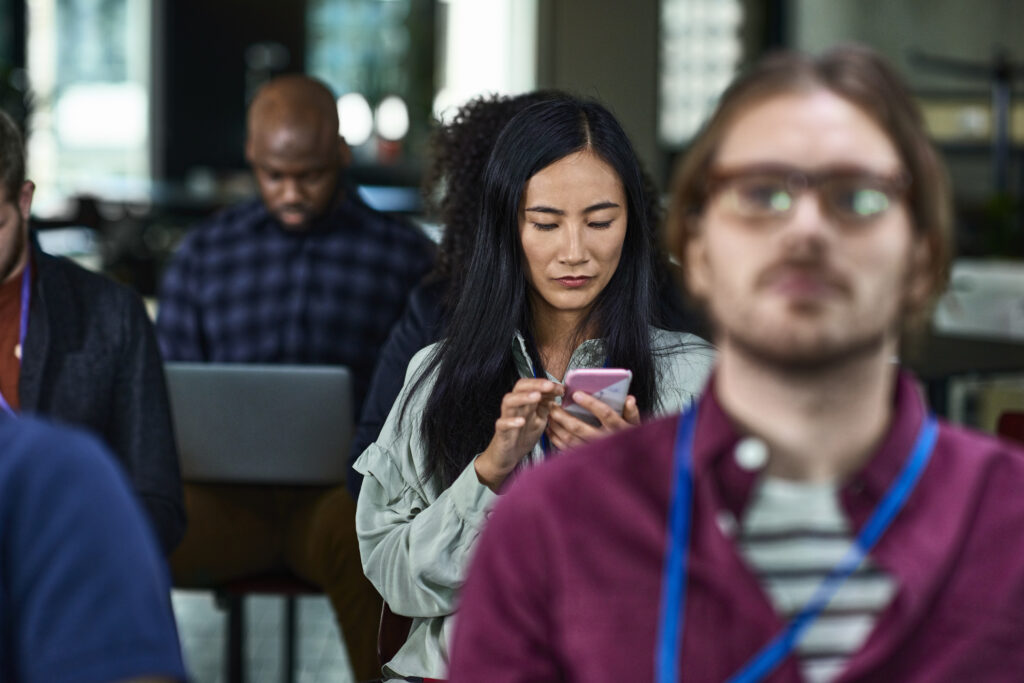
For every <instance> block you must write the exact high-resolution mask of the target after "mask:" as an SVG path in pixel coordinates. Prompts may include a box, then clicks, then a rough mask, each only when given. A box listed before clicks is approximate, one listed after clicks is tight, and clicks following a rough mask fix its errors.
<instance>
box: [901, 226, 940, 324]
mask: <svg viewBox="0 0 1024 683" xmlns="http://www.w3.org/2000/svg"><path fill="white" fill-rule="evenodd" d="M933 259H934V255H933V253H932V248H931V244H930V243H929V242H928V240H927V239H926V238H924V237H921V238H918V239H916V240H915V241H914V243H913V245H912V246H911V248H910V265H909V268H908V270H907V282H906V288H905V290H904V292H905V296H904V299H905V301H906V305H907V308H908V309H910V310H917V309H919V308H920V307H921V306H923V305H924V304H925V303H926V302H927V301H928V299H929V297H931V295H932V294H933V291H932V290H933V289H934V284H935V283H934V282H933V278H934V275H933V273H932V266H933V263H932V261H933Z"/></svg>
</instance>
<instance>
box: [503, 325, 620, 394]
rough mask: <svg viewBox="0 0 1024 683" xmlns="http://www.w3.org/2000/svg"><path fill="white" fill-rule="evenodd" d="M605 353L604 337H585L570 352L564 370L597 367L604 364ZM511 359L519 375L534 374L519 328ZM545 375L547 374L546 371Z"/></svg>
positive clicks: (531, 361)
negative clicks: (585, 338)
mask: <svg viewBox="0 0 1024 683" xmlns="http://www.w3.org/2000/svg"><path fill="white" fill-rule="evenodd" d="M606 355H607V354H606V351H605V343H604V339H587V340H585V341H584V342H583V343H581V344H580V345H579V346H577V347H576V349H575V350H574V351H573V352H572V355H571V356H570V357H569V365H568V366H567V367H566V368H565V371H566V372H568V371H569V370H574V369H576V368H599V367H601V366H602V365H604V359H605V356H606ZM512 360H513V362H514V363H515V366H516V372H518V373H519V376H520V377H533V376H534V373H533V360H532V359H531V358H530V353H529V351H527V345H526V337H525V336H524V335H523V333H522V332H520V331H519V330H516V334H515V341H514V342H513V344H512ZM545 375H547V373H546V372H545ZM547 377H548V379H550V380H551V381H553V382H557V381H558V380H556V379H554V378H552V377H551V376H550V375H547Z"/></svg>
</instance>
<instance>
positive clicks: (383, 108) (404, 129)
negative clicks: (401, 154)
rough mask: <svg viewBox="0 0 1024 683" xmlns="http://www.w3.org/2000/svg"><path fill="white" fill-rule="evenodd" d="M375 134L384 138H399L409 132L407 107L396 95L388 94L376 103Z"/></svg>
mask: <svg viewBox="0 0 1024 683" xmlns="http://www.w3.org/2000/svg"><path fill="white" fill-rule="evenodd" d="M376 123H377V135H379V136H381V137H382V138H384V139H385V140H396V141H397V140H401V139H402V138H404V137H405V134H406V133H408V132H409V108H408V107H406V106H405V100H403V99H402V98H401V97H399V96H397V95H388V96H387V97H385V98H384V99H383V100H381V103H380V104H378V105H377V116H376Z"/></svg>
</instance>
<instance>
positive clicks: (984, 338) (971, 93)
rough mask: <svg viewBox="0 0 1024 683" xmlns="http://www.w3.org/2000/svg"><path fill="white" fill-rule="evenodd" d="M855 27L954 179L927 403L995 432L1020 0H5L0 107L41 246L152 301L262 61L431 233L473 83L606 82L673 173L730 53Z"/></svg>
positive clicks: (1004, 364) (814, 46)
mask: <svg viewBox="0 0 1024 683" xmlns="http://www.w3.org/2000/svg"><path fill="white" fill-rule="evenodd" d="M851 40H853V41H859V42H863V43H867V44H868V45H871V46H873V47H875V48H877V49H879V50H881V51H882V52H883V53H884V54H886V55H887V56H888V57H889V58H890V59H891V60H892V61H893V62H894V63H895V64H896V65H897V67H898V68H899V69H900V70H901V71H902V73H903V75H904V76H905V78H906V79H907V80H908V81H909V82H910V84H911V86H912V88H913V90H914V92H915V94H916V95H917V97H918V99H919V101H920V103H921V105H922V108H923V111H924V113H925V116H926V118H927V122H928V126H929V128H930V131H931V133H932V135H933V137H934V139H935V141H936V142H937V144H938V146H939V149H940V150H941V152H942V154H943V155H944V157H945V160H946V162H947V164H948V167H949V169H950V173H951V175H952V177H953V181H954V186H955V191H956V235H955V237H956V242H957V254H958V258H957V261H956V264H955V267H954V271H953V278H952V283H951V288H950V291H949V293H948V294H947V295H946V296H945V297H944V298H943V299H942V301H940V303H939V305H938V307H937V309H936V312H935V315H934V316H933V319H932V321H931V324H930V325H929V327H928V329H927V331H926V332H925V333H924V334H923V335H921V336H920V338H917V339H914V340H912V341H911V342H910V343H908V344H907V346H906V348H905V349H904V350H903V352H902V356H903V360H904V361H905V362H907V363H908V364H910V365H911V366H912V367H913V368H914V370H916V371H917V372H918V374H919V376H920V377H921V378H922V384H923V389H924V390H925V391H926V392H927V393H928V395H929V398H930V399H931V403H932V405H933V407H934V408H935V410H936V411H937V412H938V413H940V414H944V415H946V416H948V417H950V418H952V419H953V420H955V421H959V422H962V423H966V424H969V425H973V426H975V427H979V428H981V429H986V430H989V431H996V430H997V428H998V424H999V421H1000V419H1001V418H1002V416H1005V415H1007V414H1010V415H1012V414H1018V416H1020V417H1022V418H1024V415H1022V413H1024V206H1022V197H1024V0H972V1H971V2H964V1H963V0H898V1H893V0H628V2H627V1H625V0H288V1H284V0H0V107H2V108H3V109H5V110H6V111H7V112H9V113H11V114H13V115H14V116H15V117H16V118H17V119H18V120H19V121H20V122H21V123H22V124H23V126H24V129H25V130H26V132H27V145H28V163H29V169H28V171H29V177H30V178H31V179H33V180H35V181H36V183H37V186H38V189H37V192H36V201H35V203H34V206H33V212H34V216H33V221H34V224H35V225H36V227H38V228H39V229H40V232H39V236H40V241H41V243H42V245H43V248H44V249H45V250H47V251H50V252H52V253H58V254H64V255H68V256H71V257H73V258H75V259H76V260H78V261H80V262H82V263H84V264H85V265H87V266H89V267H91V268H94V269H96V270H102V271H105V272H106V273H108V274H109V275H111V276H112V277H114V278H116V279H118V280H121V281H123V282H125V283H127V284H129V285H131V286H132V287H134V288H135V289H136V290H138V291H139V293H140V294H142V295H143V296H144V297H146V298H147V299H148V300H149V301H150V302H152V301H153V300H154V297H155V296H156V293H157V288H158V283H159V281H160V276H161V272H162V269H163V266H164V264H165V263H166V261H167V259H168V257H169V255H170V254H171V253H172V252H173V249H174V248H175V245H176V244H177V243H178V242H179V240H180V239H181V237H182V235H183V234H184V233H185V231H187V230H188V228H189V227H190V226H192V225H193V224H195V222H196V221H198V220H199V219H201V218H203V217H205V216H208V215H209V214H211V213H213V212H214V211H216V210H218V209H219V208H221V207H224V206H226V205H227V204H230V203H233V202H235V201H237V200H238V199H240V198H243V197H247V196H250V195H252V194H254V193H255V188H254V184H253V182H252V179H251V177H250V174H249V171H248V169H247V168H246V165H245V162H244V158H243V138H244V132H245V126H244V122H245V109H246V106H247V103H248V101H249V99H250V98H251V96H252V95H253V93H254V92H255V90H256V89H257V88H258V87H259V86H260V85H261V84H262V83H264V82H265V81H266V80H268V79H269V78H271V77H273V76H275V75H278V74H281V73H286V72H306V73H309V74H312V75H315V76H318V77H320V78H322V79H323V80H324V81H326V82H327V83H328V84H329V85H330V86H331V88H332V89H333V90H334V91H335V93H336V95H337V97H338V108H339V112H340V118H341V127H342V130H341V132H342V134H343V135H344V136H345V138H346V139H347V140H348V142H349V144H350V145H351V146H352V148H353V152H354V166H353V168H352V169H351V177H352V180H353V181H354V182H355V183H357V184H359V185H360V187H361V190H362V192H363V194H364V196H365V198H366V199H367V201H369V202H370V203H371V204H373V205H375V206H376V207H377V208H379V209H382V210H385V211H394V212H400V213H403V214H406V215H408V216H410V217H412V218H413V219H415V220H418V221H419V222H420V223H422V224H424V225H425V226H427V227H429V228H433V231H432V234H434V236H435V237H436V236H437V230H439V226H436V225H433V224H432V221H433V217H432V216H426V215H423V212H422V210H421V205H422V203H421V201H420V194H419V189H418V185H419V183H420V178H421V175H422V171H423V168H424V156H425V152H426V141H427V138H428V136H429V133H430V131H431V128H432V126H433V125H435V122H436V121H438V120H444V118H445V117H446V116H450V115H451V113H452V110H453V108H454V107H457V106H458V105H459V104H461V103H462V102H464V101H465V100H467V99H468V98H470V97H473V96H476V95H479V94H483V93H505V94H515V93H520V92H524V91H528V90H532V89H534V88H563V89H567V90H570V91H573V92H576V93H578V94H582V95H589V96H594V97H597V98H600V99H601V100H603V101H604V102H605V103H606V104H607V105H609V106H610V107H611V109H612V110H613V111H614V112H615V113H616V114H617V116H618V117H619V119H620V120H621V121H622V123H623V124H624V126H625V128H626V129H627V132H628V133H629V134H630V136H631V138H632V140H633V141H634V144H635V146H636V148H637V150H638V152H639V154H640V156H641V157H642V159H643V161H644V162H645V164H646V166H647V168H648V170H649V172H650V173H651V175H652V176H653V177H654V178H655V179H656V180H657V181H658V182H659V183H660V185H661V187H663V188H664V187H665V186H666V184H667V180H668V177H669V175H670V173H671V169H672V166H673V162H674V160H675V159H676V158H677V157H678V156H679V155H680V154H682V153H684V152H685V150H686V148H687V145H688V143H689V141H690V139H691V138H692V136H693V134H694V133H695V131H696V130H697V129H698V128H699V126H700V125H701V122H702V121H703V119H704V117H705V116H706V115H707V113H708V112H709V110H710V109H711V108H712V107H713V106H714V104H715V101H716V99H717V97H718V96H719V94H720V92H721V91H722V89H723V88H724V86H725V85H726V84H727V83H728V82H729V80H730V79H731V78H732V76H733V75H734V74H735V72H736V70H737V69H740V68H742V67H743V65H744V64H746V63H749V62H751V61H753V60H755V59H756V58H758V57H759V56H760V55H761V54H763V53H764V52H765V51H767V50H770V49H774V48H779V47H789V48H797V49H804V50H811V51H818V50H821V49H824V48H827V47H829V46H831V45H834V44H836V43H840V42H846V41H851ZM1021 423H1024V419H1022V421H1021ZM1018 436H1020V437H1021V438H1024V434H1020V435H1018ZM174 597H175V610H176V613H177V616H178V623H179V630H180V632H181V636H182V642H183V645H184V648H185V653H186V658H187V661H188V665H189V670H190V672H191V673H192V675H193V676H194V677H195V680H196V681H200V682H202V683H214V682H215V681H220V680H223V677H222V666H221V660H220V656H221V650H220V646H219V645H218V643H220V642H222V639H223V626H222V618H221V617H219V616H217V612H216V610H214V608H213V606H212V601H211V600H210V598H209V597H208V596H205V597H204V596H190V595H187V594H185V592H183V591H175V596H174ZM256 600H263V601H264V602H267V601H268V600H273V598H258V599H256ZM304 600H307V604H306V606H305V607H304V608H303V609H304V612H303V620H302V622H303V636H302V640H301V644H300V650H301V653H300V660H301V665H302V670H301V672H300V674H301V675H300V676H299V679H298V680H300V681H304V682H305V681H321V680H332V681H346V680H349V678H348V674H347V664H346V662H345V659H344V653H343V651H342V649H341V647H340V644H339V638H338V634H337V627H336V626H335V625H334V622H333V619H332V618H331V616H330V610H329V608H328V606H327V603H326V600H325V599H323V598H306V599H304ZM275 604H276V603H275ZM247 619H248V623H249V625H248V632H249V636H248V638H249V645H248V648H249V650H248V652H249V664H250V668H253V669H256V670H257V672H258V674H257V675H256V677H255V678H254V680H258V681H262V680H279V678H278V677H279V675H280V672H282V671H283V665H282V664H281V658H280V656H279V655H278V647H277V646H276V645H273V643H276V642H278V639H279V638H280V632H281V623H282V617H281V615H280V613H279V612H278V611H276V607H275V606H274V605H271V604H270V603H267V604H264V603H263V602H261V603H259V604H254V608H253V610H252V611H251V612H250V614H249V616H248V617H247Z"/></svg>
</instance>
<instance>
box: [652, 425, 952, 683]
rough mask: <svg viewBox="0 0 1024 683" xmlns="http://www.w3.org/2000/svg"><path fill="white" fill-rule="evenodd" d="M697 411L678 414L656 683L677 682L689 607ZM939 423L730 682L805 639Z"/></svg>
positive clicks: (909, 481)
mask: <svg viewBox="0 0 1024 683" xmlns="http://www.w3.org/2000/svg"><path fill="white" fill-rule="evenodd" d="M696 424H697V409H696V408H694V409H693V410H689V411H687V412H686V413H684V414H683V415H682V416H680V418H679V428H678V430H677V432H676V443H675V460H674V463H675V464H674V470H675V471H674V480H675V486H674V489H673V494H672V500H671V503H670V504H669V520H668V522H669V528H668V549H667V552H666V555H665V570H664V575H663V577H662V589H661V614H660V618H659V622H660V623H659V627H658V649H657V652H656V653H655V660H654V666H655V671H656V675H657V678H656V680H657V681H658V683H675V682H676V681H678V680H679V678H678V676H679V673H678V668H679V647H680V646H681V636H682V631H683V616H684V614H685V611H686V560H687V554H688V548H689V541H690V522H691V514H692V511H691V508H692V500H693V463H692V453H693V440H694V434H695V433H696V431H697V430H696ZM938 433H939V426H938V422H937V421H936V419H935V416H934V415H930V414H929V415H928V416H927V418H926V419H925V421H924V424H922V425H921V429H920V431H919V432H918V434H917V440H916V441H915V443H914V447H913V449H912V450H911V453H910V457H909V458H908V459H907V462H906V463H905V464H904V466H903V469H902V471H901V472H900V474H899V476H898V477H897V478H896V481H895V482H893V484H892V486H890V487H889V490H888V491H886V493H885V496H883V498H882V500H881V502H879V504H878V507H876V508H875V511H874V512H873V513H872V514H871V518H870V519H868V521H867V523H866V524H865V525H864V528H863V529H861V532H860V534H858V536H857V538H856V539H855V540H854V542H853V543H852V544H851V545H850V548H849V549H848V550H847V551H846V554H845V555H843V557H842V559H840V560H839V563H838V564H836V566H835V567H833V568H832V571H830V572H829V574H828V576H826V577H825V579H824V580H823V581H822V582H821V585H819V586H818V589H817V590H816V591H815V592H814V594H813V595H812V596H811V599H810V600H808V602H807V604H806V605H805V606H804V608H803V609H802V610H800V613H799V614H797V615H796V616H795V617H793V619H792V620H791V621H790V622H789V623H788V624H787V625H786V627H785V628H784V629H783V630H782V632H781V633H779V634H778V635H777V636H775V638H773V639H772V640H771V641H770V642H769V643H768V644H767V645H765V646H764V647H763V648H762V649H761V650H760V652H758V653H757V654H756V655H754V657H753V658H752V659H751V660H750V661H748V662H747V663H746V664H745V665H744V667H743V668H742V669H740V671H738V672H737V673H735V674H734V675H733V676H732V677H731V678H730V679H729V683H753V682H754V681H760V680H761V679H763V678H764V677H765V676H767V675H768V674H770V673H771V672H772V671H774V670H775V668H776V667H777V666H778V665H779V664H780V663H781V662H782V660H783V659H785V658H786V657H787V656H788V655H789V653H790V652H791V651H792V649H793V647H794V646H795V645H796V644H797V642H798V641H799V640H800V638H802V637H803V635H804V633H805V632H806V630H807V628H808V627H809V626H810V625H811V623H813V622H814V620H815V619H817V618H818V615H819V614H821V612H822V610H823V609H825V606H826V605H827V604H828V602H829V601H830V600H831V599H832V597H833V595H835V592H836V591H837V590H839V587H840V586H841V585H842V583H843V581H845V580H846V578H847V577H848V576H850V574H852V573H853V571H854V570H855V569H856V568H857V567H858V566H860V564H861V562H862V561H863V560H864V558H865V557H867V555H868V553H869V552H870V551H871V549H872V548H873V547H874V546H875V544H876V543H877V542H878V539H879V538H881V536H882V534H883V533H885V530H886V529H887V528H888V527H889V524H890V523H891V522H892V520H893V518H895V517H896V515H897V513H899V511H900V510H901V509H902V508H903V505H904V503H906V501H907V498H908V497H909V496H910V493H911V492H912V491H913V490H914V487H915V486H916V485H917V481H918V479H919V478H920V476H921V473H922V472H923V471H924V468H925V465H927V464H928V461H929V459H930V458H931V455H932V450H933V448H934V446H935V441H936V439H937V438H938Z"/></svg>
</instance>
